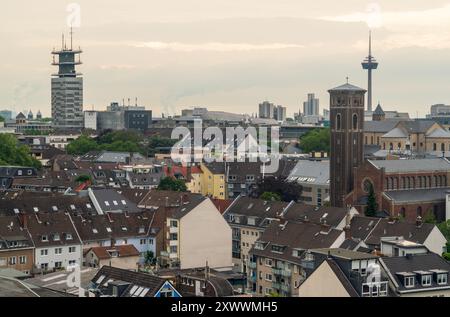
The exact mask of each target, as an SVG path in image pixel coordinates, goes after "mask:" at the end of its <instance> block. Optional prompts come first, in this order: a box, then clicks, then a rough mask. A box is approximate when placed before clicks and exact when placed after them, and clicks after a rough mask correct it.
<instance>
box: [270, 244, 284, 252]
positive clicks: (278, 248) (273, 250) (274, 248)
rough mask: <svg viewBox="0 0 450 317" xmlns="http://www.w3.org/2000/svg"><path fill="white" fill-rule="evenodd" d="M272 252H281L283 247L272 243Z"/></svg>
mask: <svg viewBox="0 0 450 317" xmlns="http://www.w3.org/2000/svg"><path fill="white" fill-rule="evenodd" d="M272 252H275V253H283V252H284V247H283V246H281V245H276V244H273V245H272Z"/></svg>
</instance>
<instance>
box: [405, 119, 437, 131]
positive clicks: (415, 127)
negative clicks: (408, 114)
mask: <svg viewBox="0 0 450 317" xmlns="http://www.w3.org/2000/svg"><path fill="white" fill-rule="evenodd" d="M435 123H436V122H435V121H433V120H420V119H419V120H410V121H402V125H403V126H404V127H405V128H406V130H407V131H408V132H409V133H425V132H427V131H428V130H429V129H430V128H431V126H432V125H434V124H435Z"/></svg>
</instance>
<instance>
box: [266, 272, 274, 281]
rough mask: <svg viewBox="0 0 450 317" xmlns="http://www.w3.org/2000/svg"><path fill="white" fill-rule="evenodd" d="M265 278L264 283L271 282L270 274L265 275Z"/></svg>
mask: <svg viewBox="0 0 450 317" xmlns="http://www.w3.org/2000/svg"><path fill="white" fill-rule="evenodd" d="M265 278H266V281H269V282H271V281H272V274H270V273H266V276H265Z"/></svg>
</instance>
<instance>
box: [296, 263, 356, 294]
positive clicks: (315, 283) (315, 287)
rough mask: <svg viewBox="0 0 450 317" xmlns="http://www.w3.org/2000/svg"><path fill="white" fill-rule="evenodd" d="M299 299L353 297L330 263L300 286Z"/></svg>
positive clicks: (322, 266) (319, 268) (316, 271)
mask: <svg viewBox="0 0 450 317" xmlns="http://www.w3.org/2000/svg"><path fill="white" fill-rule="evenodd" d="M298 296H299V297H319V296H320V297H351V295H350V293H349V292H348V291H347V290H346V288H345V287H344V286H343V285H342V282H341V281H340V279H339V278H338V277H337V275H336V273H335V272H334V271H333V269H332V268H331V266H330V264H329V263H328V261H323V262H322V264H321V265H320V266H319V267H318V268H317V269H316V270H315V271H314V272H313V273H312V274H311V275H310V276H309V277H308V278H307V279H306V280H305V281H304V282H303V284H302V285H300V287H299V289H298Z"/></svg>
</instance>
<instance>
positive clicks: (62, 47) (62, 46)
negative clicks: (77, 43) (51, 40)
mask: <svg viewBox="0 0 450 317" xmlns="http://www.w3.org/2000/svg"><path fill="white" fill-rule="evenodd" d="M61 49H64V33H63V34H62V45H61Z"/></svg>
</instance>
